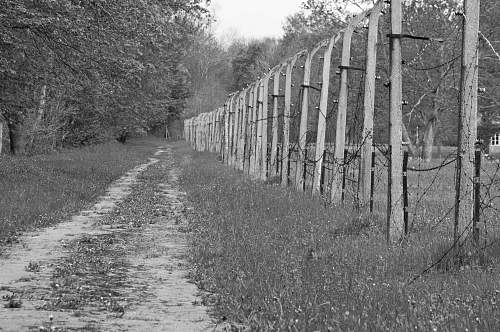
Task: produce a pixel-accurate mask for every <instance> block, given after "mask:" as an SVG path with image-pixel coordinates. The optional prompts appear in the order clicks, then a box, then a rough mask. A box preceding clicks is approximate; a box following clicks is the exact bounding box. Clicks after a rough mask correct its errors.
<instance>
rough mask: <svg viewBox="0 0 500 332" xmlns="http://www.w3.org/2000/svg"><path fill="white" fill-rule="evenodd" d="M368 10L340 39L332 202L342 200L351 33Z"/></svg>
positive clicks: (357, 18)
mask: <svg viewBox="0 0 500 332" xmlns="http://www.w3.org/2000/svg"><path fill="white" fill-rule="evenodd" d="M367 13H368V12H366V11H365V12H363V13H361V14H359V15H357V16H356V17H354V18H353V19H352V21H351V22H349V25H348V26H347V28H346V29H345V31H344V36H343V40H342V60H341V65H340V66H339V68H340V91H339V102H338V107H337V127H336V131H335V151H334V163H335V165H336V166H334V171H333V179H332V188H331V191H330V195H331V200H332V202H333V203H340V202H341V200H342V190H341V186H342V176H343V175H342V172H341V168H339V166H338V165H342V164H343V163H344V150H345V132H346V130H345V128H346V121H347V102H348V93H349V91H348V90H349V88H348V72H349V69H350V63H351V40H352V34H353V32H354V29H355V28H356V26H357V25H358V24H359V23H361V21H362V20H363V19H365V18H366V15H367Z"/></svg>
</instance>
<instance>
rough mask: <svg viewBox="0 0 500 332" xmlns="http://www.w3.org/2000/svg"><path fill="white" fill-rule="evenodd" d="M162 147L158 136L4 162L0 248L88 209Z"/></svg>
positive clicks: (7, 158) (0, 160)
mask: <svg viewBox="0 0 500 332" xmlns="http://www.w3.org/2000/svg"><path fill="white" fill-rule="evenodd" d="M160 144H162V142H161V141H160V140H157V139H154V138H147V139H137V140H132V141H131V142H130V143H127V144H126V145H122V144H119V143H106V144H102V145H96V146H90V147H85V148H82V149H75V150H69V151H65V152H60V153H55V154H50V155H38V156H34V157H11V156H3V155H2V157H1V158H0V188H2V193H1V195H0V246H1V245H2V243H4V244H5V243H6V242H12V241H15V239H16V236H17V235H18V234H19V233H20V232H21V231H25V230H29V229H34V228H37V227H42V226H47V225H51V224H54V223H56V222H58V221H60V220H63V219H64V218H67V217H69V216H70V215H71V214H73V213H75V212H76V211H78V210H80V209H82V208H85V207H86V206H88V205H89V203H90V202H92V201H93V200H94V199H95V198H96V197H97V196H99V195H100V194H102V193H103V192H104V190H105V189H106V187H107V186H108V185H109V184H110V183H111V182H112V181H114V180H116V179H118V178H119V177H120V176H121V175H123V173H124V172H125V171H127V170H128V169H130V168H133V167H134V166H136V165H137V164H139V163H142V162H144V161H145V160H146V158H147V156H150V155H151V154H152V152H153V151H154V150H155V148H156V147H157V146H158V145H160Z"/></svg>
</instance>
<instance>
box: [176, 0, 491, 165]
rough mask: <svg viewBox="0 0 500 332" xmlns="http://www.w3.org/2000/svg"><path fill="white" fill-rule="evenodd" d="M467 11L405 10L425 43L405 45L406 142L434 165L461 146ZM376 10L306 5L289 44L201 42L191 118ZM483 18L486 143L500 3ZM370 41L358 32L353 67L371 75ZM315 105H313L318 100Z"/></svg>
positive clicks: (385, 49) (339, 3)
mask: <svg viewBox="0 0 500 332" xmlns="http://www.w3.org/2000/svg"><path fill="white" fill-rule="evenodd" d="M353 3H355V4H354V5H353ZM461 4H462V1H461V0H460V1H457V0H412V1H405V3H404V33H405V34H406V35H408V36H411V37H424V39H422V38H420V39H414V38H405V39H404V41H403V70H404V72H403V75H404V105H405V106H404V107H403V112H404V114H403V122H404V130H403V135H404V136H405V137H404V139H405V140H406V141H408V142H410V143H411V144H410V149H411V150H412V152H413V154H420V153H422V154H423V156H424V157H425V158H426V159H430V158H431V155H432V147H433V146H435V145H455V144H456V141H457V131H458V113H459V112H458V105H459V95H458V91H459V78H460V61H461V58H460V54H461V47H462V45H461V43H462V35H461V34H462V31H461V28H462V23H463V19H464V17H463V16H462V15H460V12H461ZM371 5H373V1H345V0H306V1H304V3H303V4H302V10H301V11H299V12H298V13H296V14H294V15H292V16H290V17H288V18H287V20H286V23H285V25H284V35H283V38H281V39H279V40H273V39H264V40H251V41H244V40H234V41H233V42H232V43H231V44H230V45H229V46H227V45H226V46H223V45H221V44H220V43H219V42H218V41H217V40H216V39H215V38H214V37H213V36H212V35H211V34H210V33H208V32H205V33H204V34H202V35H200V36H199V37H198V40H197V42H196V52H192V53H191V54H192V59H191V64H197V65H199V67H198V69H196V70H191V73H192V80H193V81H195V82H197V83H196V84H197V85H196V86H193V96H192V98H190V99H189V102H188V105H189V107H188V108H187V111H186V117H189V116H191V115H194V114H198V113H201V112H206V111H211V110H214V109H216V108H217V107H220V106H221V105H222V104H223V103H224V101H225V99H226V97H227V94H228V93H231V92H235V91H239V90H241V89H243V88H244V87H246V86H247V84H249V83H252V82H254V81H256V80H257V79H258V78H259V77H262V76H263V75H264V74H265V73H266V72H267V71H268V70H269V68H271V67H273V66H275V65H276V64H278V63H280V62H283V61H284V60H286V58H288V57H290V56H291V55H293V54H295V53H296V52H297V51H299V50H301V49H311V48H312V47H313V46H314V45H315V44H317V43H318V42H319V41H321V40H323V39H326V38H330V37H331V36H333V35H334V34H336V33H337V32H338V31H339V29H341V28H343V27H345V26H346V24H347V21H348V19H349V18H351V17H352V14H353V13H355V12H359V11H360V10H362V9H363V8H367V7H368V6H371ZM481 12H482V16H481V35H480V36H479V37H480V39H481V49H480V50H479V52H480V56H481V57H480V64H479V71H480V72H479V73H480V86H481V87H482V88H484V92H483V93H481V97H480V98H481V99H480V118H481V120H480V122H479V136H480V138H482V139H484V140H485V141H486V143H487V142H489V137H490V136H491V135H492V133H494V132H496V131H497V130H500V126H499V124H500V114H499V112H500V58H499V56H498V54H495V52H494V51H493V50H492V49H493V48H495V49H496V50H500V22H499V21H498V20H497V17H499V15H500V4H498V3H497V1H495V0H482V1H481ZM389 24H390V18H389V16H388V15H384V16H383V18H382V20H381V25H380V33H379V40H378V66H377V67H378V69H377V75H378V76H379V80H378V81H377V87H376V89H377V91H376V95H377V100H376V112H375V142H376V143H386V142H387V138H388V110H389V105H388V102H389V95H388V94H389V89H388V84H389V39H388V38H387V34H388V33H389V31H390V30H389ZM366 35H367V30H366V29H364V28H363V27H359V29H358V30H357V33H356V34H355V36H354V38H353V45H352V52H351V53H352V59H351V65H352V66H353V67H358V68H362V67H364V62H365V56H364V54H365V44H366ZM340 50H341V46H340V45H339V46H338V47H337V50H336V51H335V52H336V54H335V55H334V60H333V65H332V73H331V78H330V82H331V84H332V87H333V88H332V89H330V97H329V100H330V101H333V100H335V99H336V98H337V96H338V89H337V87H338V83H337V81H338V76H336V73H335V71H336V70H335V68H336V67H337V66H338V64H339V63H340V54H341V52H340ZM316 61H317V62H319V60H316ZM190 68H193V65H191V66H190ZM320 69H321V68H318V67H316V69H315V71H314V72H313V79H312V81H313V82H319V81H320V80H319V72H320ZM315 75H316V77H317V78H318V79H316V80H315V79H314V76H315ZM349 75H350V81H349V86H350V94H349V105H350V106H349V116H348V123H349V126H350V127H349V128H348V130H347V135H348V136H352V137H348V141H349V142H355V141H356V139H359V137H358V138H356V135H358V133H360V132H361V126H362V122H363V119H362V105H360V103H359V100H363V99H362V84H360V83H361V82H362V80H363V75H362V73H361V72H357V71H350V73H349ZM294 81H295V85H296V86H300V84H301V73H297V74H296V75H295V77H294ZM296 94H297V95H299V94H300V93H296ZM294 98H296V99H298V98H299V97H297V96H295V97H294ZM311 98H313V102H312V104H314V102H315V99H314V98H317V97H314V96H311ZM316 100H317V99H316ZM295 104H297V103H295ZM361 104H362V103H361ZM329 109H332V114H333V115H332V119H328V120H327V122H328V124H327V126H328V131H329V134H327V141H328V140H329V139H333V138H334V137H335V135H334V131H335V110H336V108H335V107H334V105H332V106H329ZM313 118H314V116H313ZM292 125H293V124H292ZM311 127H314V126H311ZM292 131H293V128H292ZM312 136H314V135H311V137H312ZM358 136H359V135H358ZM419 146H420V147H421V148H419Z"/></svg>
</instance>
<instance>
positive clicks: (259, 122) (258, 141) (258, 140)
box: [253, 79, 264, 178]
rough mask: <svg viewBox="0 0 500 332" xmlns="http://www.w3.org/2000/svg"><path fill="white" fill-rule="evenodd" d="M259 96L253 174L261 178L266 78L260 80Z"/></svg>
mask: <svg viewBox="0 0 500 332" xmlns="http://www.w3.org/2000/svg"><path fill="white" fill-rule="evenodd" d="M258 91H259V96H258V98H257V120H256V121H257V123H256V134H255V138H256V139H255V163H254V169H253V175H254V176H255V177H256V178H260V176H261V174H260V171H261V161H262V160H261V159H262V150H261V149H262V129H263V126H262V119H263V114H264V96H263V92H264V79H261V80H260V81H259V87H258Z"/></svg>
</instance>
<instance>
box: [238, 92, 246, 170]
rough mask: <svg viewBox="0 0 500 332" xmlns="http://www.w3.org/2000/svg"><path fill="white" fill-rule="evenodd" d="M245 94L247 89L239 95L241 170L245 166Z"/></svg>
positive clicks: (239, 158) (239, 152)
mask: <svg viewBox="0 0 500 332" xmlns="http://www.w3.org/2000/svg"><path fill="white" fill-rule="evenodd" d="M247 92H248V88H246V89H244V90H243V92H242V94H241V121H240V122H241V130H240V137H239V138H238V168H239V169H240V170H243V167H244V164H245V136H246V134H247V117H248V112H247V103H246V99H247Z"/></svg>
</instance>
